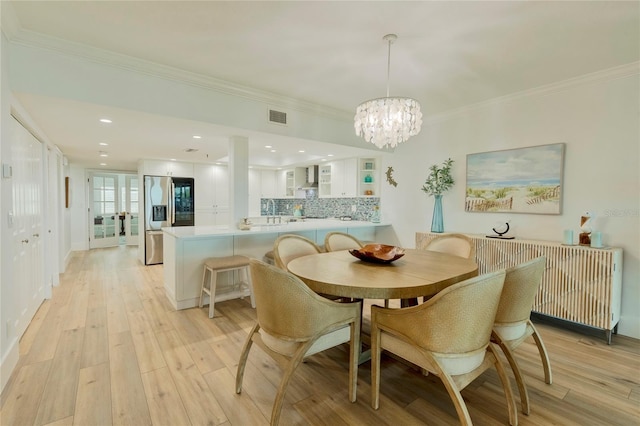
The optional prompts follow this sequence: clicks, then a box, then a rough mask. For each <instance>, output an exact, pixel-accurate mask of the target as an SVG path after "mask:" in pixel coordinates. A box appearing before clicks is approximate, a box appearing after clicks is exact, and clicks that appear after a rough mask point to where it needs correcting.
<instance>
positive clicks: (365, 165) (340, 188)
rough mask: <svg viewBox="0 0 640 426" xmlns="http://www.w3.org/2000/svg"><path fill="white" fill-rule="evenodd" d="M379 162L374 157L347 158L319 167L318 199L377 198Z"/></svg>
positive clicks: (378, 190) (378, 194) (378, 192)
mask: <svg viewBox="0 0 640 426" xmlns="http://www.w3.org/2000/svg"><path fill="white" fill-rule="evenodd" d="M379 164H380V160H379V159H378V158H376V157H367V158H348V159H346V160H337V161H332V162H331V163H326V164H322V165H320V167H319V174H320V176H319V182H318V196H319V197H320V198H329V197H331V198H345V197H379V196H380V171H379Z"/></svg>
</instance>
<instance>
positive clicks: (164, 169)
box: [140, 160, 194, 177]
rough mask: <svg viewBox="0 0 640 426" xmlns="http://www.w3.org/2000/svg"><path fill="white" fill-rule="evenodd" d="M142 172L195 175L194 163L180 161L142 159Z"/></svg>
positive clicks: (181, 175)
mask: <svg viewBox="0 0 640 426" xmlns="http://www.w3.org/2000/svg"><path fill="white" fill-rule="evenodd" d="M140 165H141V167H142V174H143V175H149V176H174V177H194V165H193V164H192V163H181V162H179V161H162V160H142V161H141V164H140Z"/></svg>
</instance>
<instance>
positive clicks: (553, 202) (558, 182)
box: [465, 143, 565, 214]
mask: <svg viewBox="0 0 640 426" xmlns="http://www.w3.org/2000/svg"><path fill="white" fill-rule="evenodd" d="M564 145H565V144H563V143H557V144H551V145H539V146H532V147H527V148H518V149H507V150H503V151H492V152H481V153H476V154H468V155H467V193H466V199H465V211H468V212H501V213H532V214H560V213H561V208H562V202H561V201H562V190H563V188H562V175H563V165H564Z"/></svg>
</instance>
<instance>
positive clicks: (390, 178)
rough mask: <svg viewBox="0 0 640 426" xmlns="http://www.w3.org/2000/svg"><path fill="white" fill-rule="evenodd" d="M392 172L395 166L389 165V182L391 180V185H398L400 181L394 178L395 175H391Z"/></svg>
mask: <svg viewBox="0 0 640 426" xmlns="http://www.w3.org/2000/svg"><path fill="white" fill-rule="evenodd" d="M391 173H393V167H389V168H388V169H387V182H389V185H393V186H398V182H396V181H395V179H393V176H391Z"/></svg>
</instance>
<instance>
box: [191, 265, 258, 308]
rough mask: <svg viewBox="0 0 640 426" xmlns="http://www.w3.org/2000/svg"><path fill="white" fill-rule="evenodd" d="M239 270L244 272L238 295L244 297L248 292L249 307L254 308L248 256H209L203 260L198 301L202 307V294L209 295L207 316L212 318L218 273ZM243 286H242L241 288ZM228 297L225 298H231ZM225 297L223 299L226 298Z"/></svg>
mask: <svg viewBox="0 0 640 426" xmlns="http://www.w3.org/2000/svg"><path fill="white" fill-rule="evenodd" d="M229 271H239V272H240V273H242V274H244V281H242V282H241V283H240V286H241V289H240V290H241V291H240V292H239V293H237V294H238V297H244V296H245V293H247V292H248V293H249V297H250V298H251V307H252V308H255V307H256V303H255V301H254V299H253V287H252V285H251V275H250V274H249V258H248V257H247V256H241V255H234V256H226V257H210V258H208V259H206V260H205V262H204V272H203V273H202V287H201V288H200V303H199V305H198V306H199V307H201V308H202V306H203V301H204V295H205V294H208V295H209V318H213V305H214V304H215V295H216V284H217V281H218V274H219V273H220V272H229ZM207 272H208V273H209V288H207V286H206V283H207ZM243 287H244V288H243ZM231 298H233V297H229V298H227V299H231ZM227 299H225V300H227Z"/></svg>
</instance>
